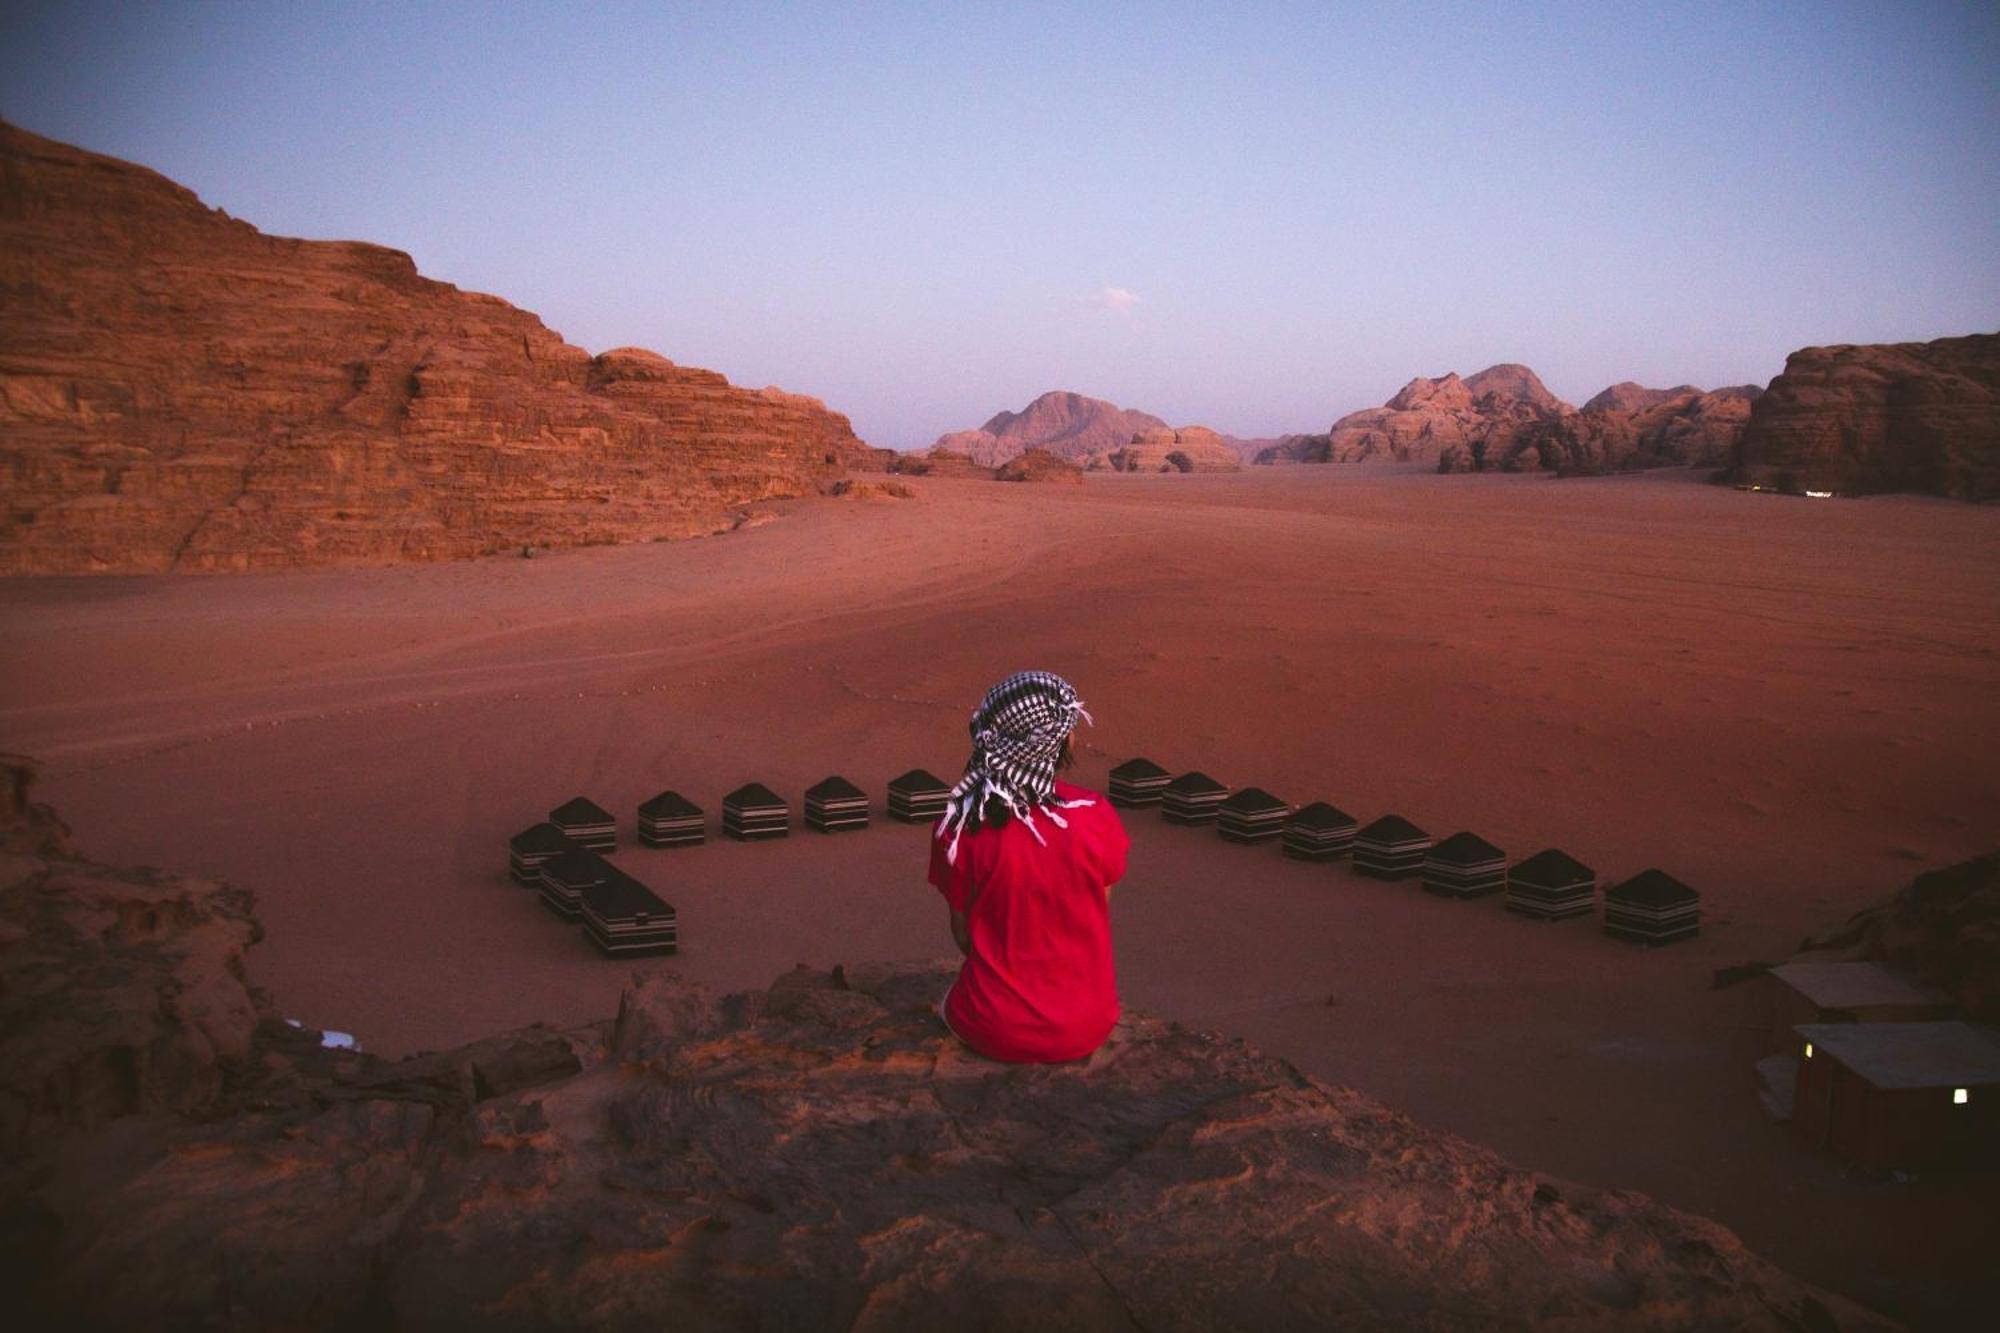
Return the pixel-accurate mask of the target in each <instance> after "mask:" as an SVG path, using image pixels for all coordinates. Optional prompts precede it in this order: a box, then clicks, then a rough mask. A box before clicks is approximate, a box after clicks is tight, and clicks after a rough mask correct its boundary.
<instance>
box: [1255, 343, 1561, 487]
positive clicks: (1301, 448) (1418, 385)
mask: <svg viewBox="0 0 2000 1333" xmlns="http://www.w3.org/2000/svg"><path fill="white" fill-rule="evenodd" d="M1575 410H1576V409H1575V408H1573V407H1571V406H1570V405H1569V404H1568V403H1566V402H1564V401H1563V400H1562V399H1560V398H1557V397H1556V396H1555V395H1554V394H1552V393H1550V392H1549V391H1548V389H1547V387H1546V386H1544V385H1543V383H1542V382H1541V380H1540V379H1539V378H1537V377H1536V375H1535V372H1534V371H1532V370H1530V369H1528V368H1527V367H1526V366H1521V365H1513V364H1502V365H1497V366H1488V367H1487V368H1486V369H1485V370H1482V371H1480V372H1479V373H1478V374H1476V375H1472V376H1468V377H1467V378H1464V379H1460V378H1459V376H1458V375H1457V374H1456V373H1452V374H1447V375H1444V376H1442V377H1440V378H1437V379H1427V378H1424V377H1422V376H1419V377H1418V378H1416V379H1413V380H1411V381H1410V382H1409V383H1408V384H1405V385H1404V386H1403V387H1402V389H1401V390H1399V391H1398V392H1397V393H1396V396H1395V397H1393V398H1391V399H1390V400H1389V401H1388V402H1387V403H1385V404H1383V405H1382V406H1381V407H1371V408H1366V409H1363V410H1362V411H1359V412H1350V413H1348V414H1347V415H1346V416H1344V417H1342V418H1341V419H1340V420H1338V421H1336V422H1334V423H1333V425H1332V427H1331V428H1330V429H1329V430H1328V431H1327V433H1326V434H1325V435H1323V436H1322V435H1309V436H1302V437H1299V438H1298V439H1297V440H1296V441H1294V442H1291V443H1289V444H1285V445H1279V446H1274V447H1273V448H1271V449H1268V450H1266V451H1265V452H1264V453H1262V454H1259V455H1258V459H1257V461H1258V462H1260V463H1362V462H1370V461H1385V460H1393V461H1396V462H1420V463H1435V462H1437V461H1438V459H1439V458H1440V457H1441V456H1443V455H1444V454H1446V453H1447V451H1452V450H1457V451H1462V452H1463V453H1465V454H1466V456H1467V457H1470V458H1474V459H1477V460H1480V461H1481V463H1482V464H1483V460H1484V458H1485V456H1486V454H1487V453H1488V452H1494V453H1496V454H1497V453H1498V452H1500V451H1502V450H1504V449H1505V448H1506V447H1507V446H1508V444H1509V443H1510V442H1511V441H1512V440H1513V439H1514V438H1515V437H1516V436H1517V435H1519V434H1520V433H1521V432H1522V431H1523V430H1525V429H1526V428H1527V427H1529V426H1531V425H1534V424H1536V423H1538V422H1542V421H1546V420H1550V419H1553V418H1557V417H1561V416H1564V415H1567V414H1569V413H1571V412H1574V411H1575Z"/></svg>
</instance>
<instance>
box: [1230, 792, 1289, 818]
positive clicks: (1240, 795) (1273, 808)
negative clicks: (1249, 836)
mask: <svg viewBox="0 0 2000 1333" xmlns="http://www.w3.org/2000/svg"><path fill="white" fill-rule="evenodd" d="M1222 808H1223V809H1224V810H1227V811H1229V812H1230V813H1231V814H1238V815H1269V814H1284V813H1286V812H1287V811H1289V810H1290V809H1291V808H1292V807H1291V806H1290V805H1288V804H1286V803H1285V802H1284V801H1281V800H1279V799H1278V798H1277V797H1275V796H1273V795H1271V793H1270V792H1267V791H1265V790H1264V789H1263V788H1262V787H1245V788H1244V789H1243V790H1242V791H1239V792H1237V793H1236V794H1235V795H1234V796H1231V797H1230V798H1229V799H1228V800H1226V801H1224V802H1223V803H1222Z"/></svg>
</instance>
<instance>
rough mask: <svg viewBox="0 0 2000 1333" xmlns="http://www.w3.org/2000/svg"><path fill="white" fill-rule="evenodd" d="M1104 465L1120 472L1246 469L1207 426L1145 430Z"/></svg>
mask: <svg viewBox="0 0 2000 1333" xmlns="http://www.w3.org/2000/svg"><path fill="white" fill-rule="evenodd" d="M1104 461H1105V463H1106V464H1107V465H1109V466H1110V467H1111V468H1112V469H1113V470H1114V471H1117V472H1235V471H1238V470H1239V469H1241V468H1242V466H1243V460H1242V458H1241V456H1239V455H1238V453H1237V452H1236V450H1235V449H1234V448H1233V447H1231V445H1230V444H1229V442H1228V441H1227V440H1226V439H1224V438H1223V437H1222V436H1221V435H1218V434H1216V433H1215V432H1214V431H1212V430H1210V429H1209V428H1208V427H1206V426H1183V427H1181V428H1180V429H1179V430H1174V429H1171V428H1169V427H1164V426H1162V427H1156V428H1154V429H1152V430H1142V431H1140V432H1138V433H1137V434H1135V435H1134V436H1133V437H1132V440H1131V442H1130V443H1129V444H1126V445H1125V446H1124V447H1123V448H1120V449H1115V450H1113V451H1112V452H1111V453H1110V454H1109V455H1108V456H1106V458H1105V460H1104Z"/></svg>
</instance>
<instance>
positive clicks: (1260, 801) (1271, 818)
mask: <svg viewBox="0 0 2000 1333" xmlns="http://www.w3.org/2000/svg"><path fill="white" fill-rule="evenodd" d="M1291 813H1292V807H1291V806H1289V805H1287V804H1286V803H1285V802H1283V801H1281V800H1279V799H1278V798H1277V797H1275V796H1273V795H1271V793H1270V792H1267V791H1265V790H1264V789H1263V788H1262V787H1245V788H1244V789H1243V790H1242V791H1239V792H1237V793H1235V794H1234V795H1232V796H1231V797H1229V799H1228V800H1226V801H1224V802H1223V803H1222V804H1221V805H1219V806H1217V807H1216V815H1215V831H1216V832H1217V833H1219V834H1221V835H1222V836H1223V837H1224V838H1227V839H1228V840H1229V841H1230V842H1262V841H1263V840H1264V839H1266V838H1275V837H1277V836H1278V835H1279V834H1281V833H1283V832H1284V831H1285V820H1286V818H1287V817H1288V816H1289V815H1290V814H1291Z"/></svg>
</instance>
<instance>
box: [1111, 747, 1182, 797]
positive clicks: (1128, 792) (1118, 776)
mask: <svg viewBox="0 0 2000 1333" xmlns="http://www.w3.org/2000/svg"><path fill="white" fill-rule="evenodd" d="M1171 776H1172V775H1171V774H1170V773H1168V772H1167V770H1166V769H1164V768H1161V767H1160V766H1159V765H1158V764H1156V763H1154V762H1153V761H1152V760H1150V759H1147V758H1144V757H1141V758H1138V759H1127V760H1126V761H1125V762H1124V763H1122V764H1120V765H1118V767H1116V768H1114V769H1112V770H1111V782H1110V784H1109V788H1108V790H1109V795H1110V797H1111V803H1112V804H1113V805H1158V804H1159V803H1160V798H1161V797H1162V796H1163V795H1164V794H1165V793H1166V789H1167V780H1168V779H1169V778H1170V777H1171Z"/></svg>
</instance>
